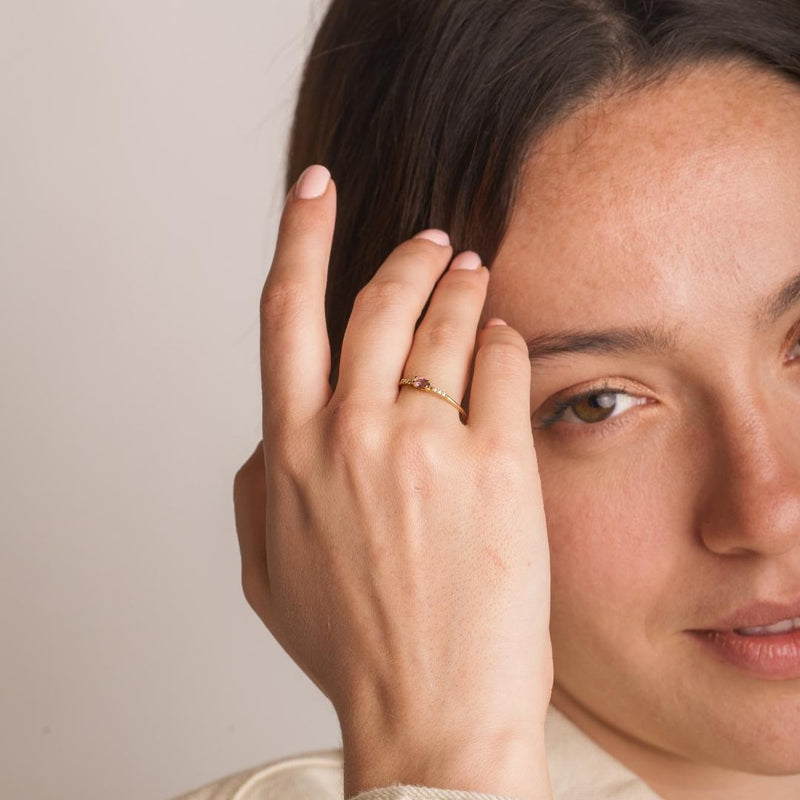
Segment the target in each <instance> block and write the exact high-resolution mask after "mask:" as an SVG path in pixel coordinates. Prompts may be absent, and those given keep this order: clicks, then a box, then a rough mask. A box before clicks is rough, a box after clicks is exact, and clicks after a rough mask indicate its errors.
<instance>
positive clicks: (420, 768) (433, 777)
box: [342, 725, 552, 800]
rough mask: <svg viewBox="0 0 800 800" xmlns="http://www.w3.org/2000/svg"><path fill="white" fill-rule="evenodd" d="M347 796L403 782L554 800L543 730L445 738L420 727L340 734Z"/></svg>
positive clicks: (470, 733)
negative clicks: (399, 730) (382, 731)
mask: <svg viewBox="0 0 800 800" xmlns="http://www.w3.org/2000/svg"><path fill="white" fill-rule="evenodd" d="M342 749H343V753H344V796H345V798H352V797H354V796H355V795H357V794H359V793H361V792H365V791H367V790H369V789H375V788H378V787H383V786H391V785H392V784H396V783H400V784H407V785H413V786H429V787H431V788H436V789H451V790H461V791H469V792H483V793H486V794H493V795H500V796H503V797H509V798H515V800H551V798H552V789H551V786H550V776H549V772H548V768H547V756H546V748H545V737H544V726H543V725H542V726H541V730H537V731H536V732H534V733H533V734H532V733H530V732H526V733H525V734H522V733H520V732H519V731H508V732H505V733H500V734H498V733H494V734H489V733H487V732H485V731H481V730H473V731H468V732H467V733H466V734H457V735H453V734H448V735H443V734H441V733H438V732H433V731H425V730H424V729H422V728H421V727H419V726H416V727H415V728H414V729H413V730H412V731H411V734H410V736H409V735H408V734H407V733H402V734H398V733H395V734H393V735H392V734H390V735H386V734H385V733H384V734H379V733H371V734H369V733H367V732H365V731H358V732H350V731H348V732H346V731H344V730H343V731H342Z"/></svg>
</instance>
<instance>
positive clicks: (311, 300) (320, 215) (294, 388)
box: [260, 164, 336, 443]
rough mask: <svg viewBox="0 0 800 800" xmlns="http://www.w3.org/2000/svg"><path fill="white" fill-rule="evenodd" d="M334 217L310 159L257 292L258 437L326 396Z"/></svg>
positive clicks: (331, 190)
mask: <svg viewBox="0 0 800 800" xmlns="http://www.w3.org/2000/svg"><path fill="white" fill-rule="evenodd" d="M335 221H336V187H335V184H334V182H333V180H331V179H330V172H328V170H327V169H326V168H325V167H323V166H321V165H319V164H314V165H312V166H311V167H309V168H308V169H306V170H305V171H304V172H303V174H302V175H301V176H300V178H299V179H298V181H297V183H296V184H295V188H294V189H292V190H291V191H290V192H289V195H288V196H287V198H286V203H285V205H284V209H283V213H282V215H281V222H280V227H279V230H278V240H277V244H276V246H275V256H274V258H273V261H272V266H271V267H270V270H269V273H268V274H267V279H266V281H265V283H264V288H263V290H262V292H261V303H260V306H261V315H260V316H261V394H262V425H263V430H264V442H265V443H266V442H267V441H269V440H270V439H271V437H272V436H273V435H274V433H275V432H276V431H277V430H279V429H281V428H282V427H283V426H284V425H287V424H289V425H290V424H292V423H293V422H297V421H300V420H305V419H308V418H309V417H311V416H313V415H314V414H316V413H317V412H318V411H319V410H320V409H322V408H323V407H324V406H325V405H326V404H327V402H328V400H329V398H330V394H331V390H330V385H329V382H328V380H329V376H330V368H331V351H330V343H329V342H328V331H327V328H326V325H325V285H326V282H327V278H328V260H329V258H330V251H331V244H332V241H333V229H334V224H335Z"/></svg>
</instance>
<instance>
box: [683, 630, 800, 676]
mask: <svg viewBox="0 0 800 800" xmlns="http://www.w3.org/2000/svg"><path fill="white" fill-rule="evenodd" d="M690 633H692V634H693V635H694V636H695V638H696V639H698V641H700V642H701V643H702V644H703V645H704V646H706V647H708V648H710V650H711V652H714V653H716V654H717V655H718V656H719V657H720V658H722V659H723V660H724V661H727V662H728V663H729V664H733V665H734V666H736V667H739V668H740V669H743V670H745V671H746V672H749V673H750V674H752V675H755V676H757V677H759V678H764V679H766V680H773V681H780V680H784V681H785V680H793V679H795V678H800V630H795V631H790V632H789V633H774V634H771V635H764V636H742V635H741V634H739V633H735V632H734V631H690Z"/></svg>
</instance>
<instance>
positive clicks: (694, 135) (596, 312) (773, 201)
mask: <svg viewBox="0 0 800 800" xmlns="http://www.w3.org/2000/svg"><path fill="white" fill-rule="evenodd" d="M798 130H800V84H795V83H794V82H792V81H791V80H790V79H788V78H782V77H781V76H779V75H777V74H776V73H774V72H772V71H767V70H766V69H759V68H757V67H752V66H749V65H742V64H729V65H707V66H701V67H694V68H692V69H690V70H688V71H686V72H684V73H683V74H681V75H675V76H673V77H671V78H669V79H668V80H667V81H666V82H665V83H663V84H661V85H659V86H657V87H654V88H650V89H647V90H645V91H642V92H640V93H638V94H636V95H631V96H627V97H617V98H612V99H611V100H609V101H605V102H603V103H602V104H599V105H597V106H595V107H592V108H590V109H587V110H586V111H584V112H581V113H580V114H577V115H575V116H573V117H571V118H569V119H568V120H567V121H566V122H564V123H563V124H560V125H558V126H556V127H553V128H552V129H551V130H550V131H548V133H547V134H546V136H545V137H544V138H543V139H541V140H540V141H539V142H538V143H537V145H536V148H535V150H534V151H533V152H532V154H531V155H530V157H529V159H528V161H527V163H526V165H525V171H524V174H523V181H522V187H521V192H520V195H519V198H518V202H517V204H516V206H515V208H514V211H513V214H512V218H511V223H510V225H509V227H508V231H507V233H506V236H505V238H504V240H503V244H502V246H501V248H500V250H499V252H498V254H497V257H496V259H495V261H494V262H493V263H492V280H491V281H490V288H489V297H488V299H487V306H486V307H487V312H488V315H495V314H496V315H497V316H501V317H503V318H505V319H506V320H507V321H508V322H509V324H511V325H513V326H515V327H518V329H519V330H521V331H523V332H525V331H532V330H536V329H538V328H541V329H543V330H546V329H548V328H549V327H552V326H556V327H564V326H565V324H569V323H570V321H571V318H572V319H573V320H574V318H576V317H580V318H581V319H585V318H586V317H587V316H590V317H591V318H592V320H593V321H597V322H601V323H602V322H606V323H608V324H612V325H613V324H617V323H620V322H622V321H625V322H628V323H632V322H636V321H647V322H652V321H653V319H654V318H656V319H661V318H665V317H680V316H681V315H682V314H683V315H686V314H690V313H693V312H694V311H696V306H698V305H702V303H703V302H708V301H710V300H711V299H712V298H713V301H714V302H715V303H717V305H718V307H722V306H724V307H730V310H731V311H732V312H733V313H736V312H737V310H741V309H743V308H745V307H746V306H752V302H753V294H754V293H757V294H758V295H759V296H760V295H764V294H768V293H769V292H770V291H771V290H773V289H774V288H775V286H776V285H778V284H779V283H780V282H781V280H782V279H785V278H786V277H788V276H789V275H791V274H794V273H795V272H796V271H797V269H798V268H800V224H798V223H800V136H798ZM709 294H710V295H711V296H709ZM532 309H535V312H536V316H535V320H533V321H532V320H531V310H532Z"/></svg>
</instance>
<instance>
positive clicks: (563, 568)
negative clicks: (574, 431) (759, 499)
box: [540, 450, 686, 654]
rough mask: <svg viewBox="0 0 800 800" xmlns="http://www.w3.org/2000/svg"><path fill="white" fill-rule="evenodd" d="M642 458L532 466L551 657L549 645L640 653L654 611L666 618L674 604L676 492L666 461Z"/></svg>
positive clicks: (680, 549) (680, 543)
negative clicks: (540, 513) (543, 540)
mask: <svg viewBox="0 0 800 800" xmlns="http://www.w3.org/2000/svg"><path fill="white" fill-rule="evenodd" d="M650 453H651V455H650V456H649V457H646V456H644V457H639V458H629V459H624V458H619V457H617V458H613V457H611V456H607V457H604V458H602V459H597V458H593V459H587V460H586V461H579V460H570V461H569V462H568V463H567V464H564V463H561V464H559V465H558V468H552V469H548V468H547V466H548V465H547V459H546V457H545V458H543V459H541V460H540V474H541V481H542V492H543V496H544V505H545V513H546V517H547V531H548V540H549V543H550V565H551V587H552V605H551V634H552V637H553V647H554V651H555V650H556V648H557V642H564V643H567V642H569V645H568V647H569V648H570V649H574V648H578V649H579V650H580V651H581V652H582V653H583V654H585V653H586V651H587V650H588V649H589V648H591V649H592V650H593V651H594V652H595V654H596V653H597V651H598V649H600V650H603V651H605V652H606V653H607V654H608V653H611V652H617V653H618V652H619V651H620V650H627V651H629V652H630V651H631V649H632V648H633V649H635V648H636V647H637V646H646V644H647V641H646V640H647V639H648V638H649V637H650V633H651V626H652V625H653V624H654V622H653V621H654V620H655V624H656V625H658V619H659V614H660V613H661V612H662V610H663V611H666V612H667V615H668V612H669V608H670V604H669V597H670V596H672V597H673V599H672V603H673V607H674V605H675V603H676V602H677V598H676V597H674V594H675V592H676V590H679V588H680V587H678V586H676V585H675V582H674V577H675V565H676V564H678V563H681V564H683V565H684V566H685V556H686V552H685V547H686V541H685V540H686V534H685V532H684V531H683V530H681V528H683V527H684V526H685V519H684V520H683V521H682V520H681V511H680V506H681V501H680V499H679V498H678V497H677V496H676V495H679V494H680V489H679V487H678V486H677V485H676V483H675V480H674V479H673V480H670V477H669V472H670V470H669V468H668V464H669V463H670V460H669V459H665V458H663V455H664V454H663V453H661V454H660V456H659V455H658V454H654V453H653V451H652V450H650ZM617 455H619V454H617ZM684 500H685V498H684ZM683 505H685V502H684V503H683ZM665 601H666V606H665ZM668 618H669V617H668V616H666V617H665V618H664V619H668ZM575 631H580V632H581V635H580V636H575ZM646 634H647V635H646ZM637 643H638V644H637ZM564 646H565V647H566V646H567V645H566V644H565V645H564Z"/></svg>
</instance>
